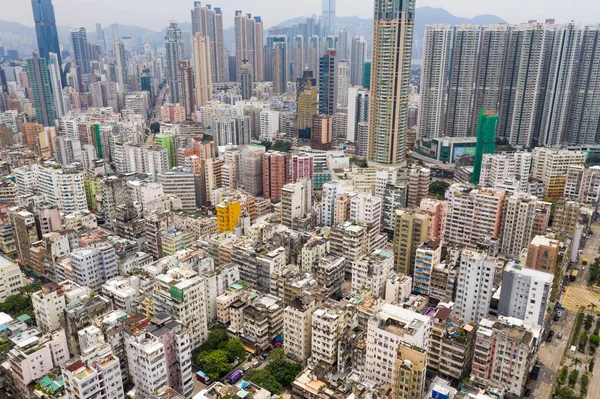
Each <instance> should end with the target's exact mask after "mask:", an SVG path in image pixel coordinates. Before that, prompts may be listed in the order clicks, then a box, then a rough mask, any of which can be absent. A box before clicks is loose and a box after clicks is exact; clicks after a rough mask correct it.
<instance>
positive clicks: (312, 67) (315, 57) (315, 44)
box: [306, 35, 321, 79]
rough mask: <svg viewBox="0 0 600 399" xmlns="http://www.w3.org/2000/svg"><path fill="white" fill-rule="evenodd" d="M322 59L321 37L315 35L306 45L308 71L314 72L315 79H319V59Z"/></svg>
mask: <svg viewBox="0 0 600 399" xmlns="http://www.w3.org/2000/svg"><path fill="white" fill-rule="evenodd" d="M320 57H321V41H320V40H319V36H316V35H313V36H311V37H309V38H308V41H307V43H306V64H307V70H309V71H312V73H313V76H315V78H317V79H318V78H319V59H320Z"/></svg>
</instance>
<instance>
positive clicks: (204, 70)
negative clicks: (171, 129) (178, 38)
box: [193, 32, 213, 107]
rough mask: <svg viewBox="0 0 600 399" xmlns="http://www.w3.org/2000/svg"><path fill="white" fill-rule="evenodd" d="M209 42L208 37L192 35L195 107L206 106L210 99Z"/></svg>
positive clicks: (210, 58) (210, 64) (197, 33)
mask: <svg viewBox="0 0 600 399" xmlns="http://www.w3.org/2000/svg"><path fill="white" fill-rule="evenodd" d="M211 47H212V46H211V42H210V38H209V37H208V36H203V35H202V33H201V32H196V33H195V34H194V44H193V57H194V58H193V65H194V80H195V85H196V86H195V94H196V106H198V107H202V106H204V105H206V103H207V102H208V101H210V99H211V98H212V82H213V81H212V77H213V73H212V69H211V68H212V58H213V57H211V52H210V50H211Z"/></svg>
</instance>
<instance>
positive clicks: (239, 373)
mask: <svg viewBox="0 0 600 399" xmlns="http://www.w3.org/2000/svg"><path fill="white" fill-rule="evenodd" d="M240 378H242V370H236V371H234V372H233V373H231V375H230V376H229V378H228V379H227V380H228V381H229V383H230V384H235V383H236V382H238V381H239V380H240Z"/></svg>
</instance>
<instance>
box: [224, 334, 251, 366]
mask: <svg viewBox="0 0 600 399" xmlns="http://www.w3.org/2000/svg"><path fill="white" fill-rule="evenodd" d="M225 351H226V352H227V354H228V357H229V360H230V361H232V362H233V361H234V360H236V359H237V360H241V359H243V358H244V357H246V348H244V345H243V344H242V341H240V340H239V339H238V338H235V339H230V340H229V341H227V342H226V343H225Z"/></svg>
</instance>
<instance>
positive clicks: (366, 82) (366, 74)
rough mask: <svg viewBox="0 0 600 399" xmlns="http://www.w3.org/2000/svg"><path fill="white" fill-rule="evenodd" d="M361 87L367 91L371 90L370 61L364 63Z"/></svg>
mask: <svg viewBox="0 0 600 399" xmlns="http://www.w3.org/2000/svg"><path fill="white" fill-rule="evenodd" d="M363 86H364V87H366V88H367V89H370V88H371V61H365V65H364V68H363Z"/></svg>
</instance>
